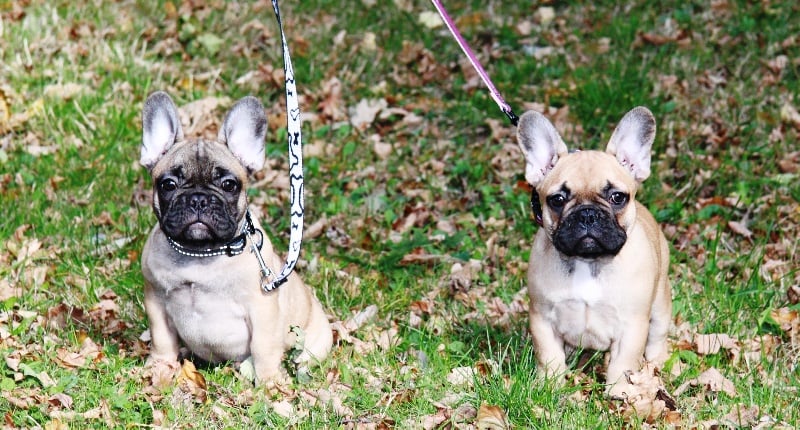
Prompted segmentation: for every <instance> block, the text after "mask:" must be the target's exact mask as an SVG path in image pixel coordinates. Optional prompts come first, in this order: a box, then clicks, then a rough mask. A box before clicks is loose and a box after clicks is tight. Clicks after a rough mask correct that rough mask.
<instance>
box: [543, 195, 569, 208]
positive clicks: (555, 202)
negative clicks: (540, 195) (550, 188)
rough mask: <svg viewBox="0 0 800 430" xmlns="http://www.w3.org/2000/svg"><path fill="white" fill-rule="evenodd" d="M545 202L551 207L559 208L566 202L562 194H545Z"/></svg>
mask: <svg viewBox="0 0 800 430" xmlns="http://www.w3.org/2000/svg"><path fill="white" fill-rule="evenodd" d="M547 204H548V205H549V206H550V207H551V208H553V209H561V208H563V207H564V205H565V204H567V198H566V197H565V196H564V195H562V194H553V195H552V196H547Z"/></svg>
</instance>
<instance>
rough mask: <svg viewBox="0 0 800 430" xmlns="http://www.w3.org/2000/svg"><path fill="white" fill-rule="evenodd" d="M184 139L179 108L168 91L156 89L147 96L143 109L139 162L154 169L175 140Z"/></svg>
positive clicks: (148, 168) (149, 168)
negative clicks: (179, 118)
mask: <svg viewBox="0 0 800 430" xmlns="http://www.w3.org/2000/svg"><path fill="white" fill-rule="evenodd" d="M180 140H183V129H181V122H180V120H178V109H177V108H176V107H175V103H173V102H172V99H171V98H170V96H169V95H167V93H165V92H163V91H156V92H154V93H153V94H150V96H149V97H147V100H145V102H144V109H143V111H142V153H141V158H139V163H141V164H142V166H144V167H146V168H147V170H152V169H153V166H155V164H156V163H157V162H158V160H159V159H161V157H162V156H163V155H164V154H166V152H167V151H168V150H169V148H171V147H172V145H173V144H175V142H178V141H180Z"/></svg>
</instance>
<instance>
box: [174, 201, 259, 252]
mask: <svg viewBox="0 0 800 430" xmlns="http://www.w3.org/2000/svg"><path fill="white" fill-rule="evenodd" d="M255 233H258V235H259V240H258V243H257V244H256V246H257V247H258V249H259V251H260V250H261V246H262V245H263V244H264V233H262V232H261V230H259V229H257V228H256V227H255V226H254V225H253V220H252V218H250V211H247V212H246V213H245V219H244V224H243V225H242V233H241V234H239V235H238V236H236V237H234V238H233V239H231V240H230V241H229V242H228V243H226V244H224V245H222V246H220V247H217V248H208V249H200V250H196V249H191V248H187V247H186V246H183V245H181V244H180V243H178V242H177V241H176V240H175V239H173V238H171V237H169V236H167V242H169V244H170V246H172V249H174V250H175V251H176V252H177V253H179V254H182V255H186V256H188V257H216V256H219V255H227V256H228V257H233V256H235V255H239V254H241V253H242V252H244V249H245V248H246V247H247V236H248V234H255Z"/></svg>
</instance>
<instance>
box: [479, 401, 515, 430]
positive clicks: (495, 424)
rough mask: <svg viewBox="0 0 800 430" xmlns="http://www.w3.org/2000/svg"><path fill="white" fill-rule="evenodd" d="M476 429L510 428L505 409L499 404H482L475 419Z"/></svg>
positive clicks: (495, 429) (505, 429)
mask: <svg viewBox="0 0 800 430" xmlns="http://www.w3.org/2000/svg"><path fill="white" fill-rule="evenodd" d="M475 427H477V428H478V430H507V429H510V428H511V424H510V423H509V422H508V418H507V417H506V413H505V411H503V410H502V409H500V407H499V406H494V405H487V404H482V405H481V407H480V408H478V416H477V418H476V420H475Z"/></svg>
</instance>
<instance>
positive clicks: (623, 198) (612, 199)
mask: <svg viewBox="0 0 800 430" xmlns="http://www.w3.org/2000/svg"><path fill="white" fill-rule="evenodd" d="M608 202H609V203H611V204H612V205H614V206H622V205H624V204H625V203H627V202H628V195H627V194H625V193H623V192H620V191H617V192H613V193H611V195H610V196H609V197H608Z"/></svg>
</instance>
